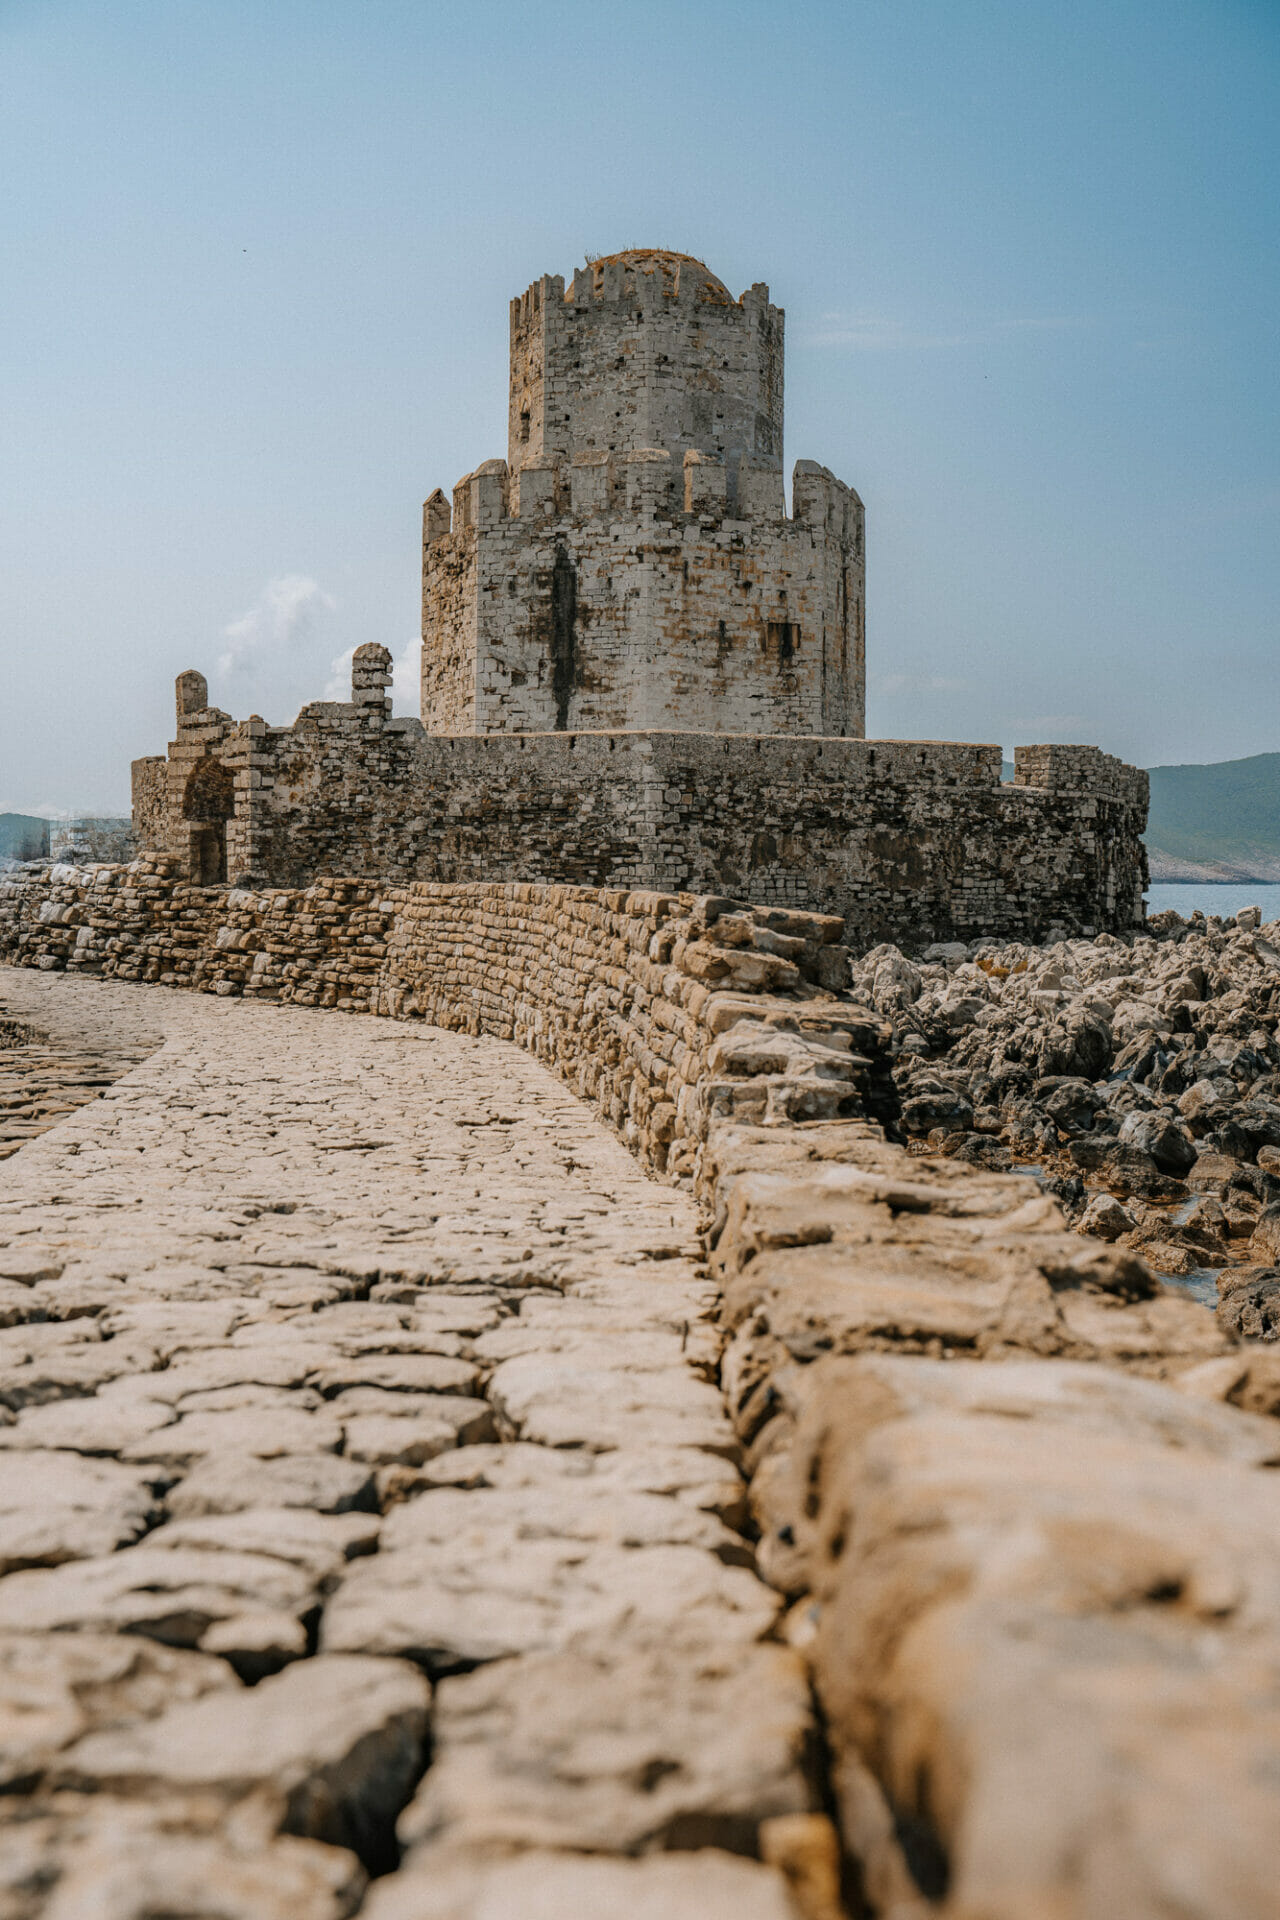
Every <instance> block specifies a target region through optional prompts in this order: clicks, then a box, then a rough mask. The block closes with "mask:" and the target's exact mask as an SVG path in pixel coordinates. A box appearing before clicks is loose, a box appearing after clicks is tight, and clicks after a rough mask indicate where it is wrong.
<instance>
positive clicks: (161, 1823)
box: [0, 1794, 366, 1920]
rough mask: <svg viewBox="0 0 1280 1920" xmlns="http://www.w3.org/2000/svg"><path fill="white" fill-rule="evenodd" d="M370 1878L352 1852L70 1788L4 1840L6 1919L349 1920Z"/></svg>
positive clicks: (1, 1874)
mask: <svg viewBox="0 0 1280 1920" xmlns="http://www.w3.org/2000/svg"><path fill="white" fill-rule="evenodd" d="M365 1886H366V1875H365V1872H364V1869H363V1868H362V1867H361V1865H360V1862H359V1861H358V1860H357V1859H356V1857H355V1855H354V1854H352V1853H349V1852H347V1851H345V1850H344V1849H342V1848H339V1847H331V1846H326V1845H324V1844H322V1843H320V1842H318V1841H314V1840H299V1839H294V1838H292V1837H289V1836H283V1837H281V1838H278V1839H277V1838H272V1837H270V1836H269V1835H267V1834H264V1833H261V1832H258V1831H254V1830H253V1829H252V1828H250V1829H249V1830H248V1831H235V1830H231V1831H228V1830H226V1829H225V1828H224V1829H223V1830H221V1831H214V1832H210V1831H209V1830H208V1819H207V1815H206V1812H205V1810H204V1809H203V1808H200V1807H195V1808H192V1809H191V1810H190V1811H188V1810H187V1809H186V1808H184V1807H182V1806H181V1805H178V1806H175V1807H173V1808H171V1809H169V1810H167V1811H161V1810H157V1809H149V1808H144V1807H138V1806H134V1805H131V1804H129V1803H127V1802H122V1801H116V1800H110V1799H107V1798H100V1797H98V1796H93V1797H92V1798H91V1799H90V1800H89V1801H88V1802H87V1804H86V1801H85V1797H84V1796H83V1795H78V1794H60V1795H58V1796H56V1798H55V1799H54V1800H53V1801H52V1802H46V1803H42V1805H41V1807H40V1808H39V1810H32V1811H31V1812H30V1814H29V1815H28V1817H26V1818H25V1819H23V1820H22V1821H21V1822H20V1823H14V1824H11V1825H10V1826H9V1827H7V1828H6V1830H5V1832H4V1835H3V1845H2V1846H0V1900H2V1901H3V1902H4V1905H3V1907H2V1908H0V1911H3V1912H4V1915H5V1920H156V1916H157V1915H165V1916H168V1915H175V1916H177V1915H181V1916H182V1917H183V1920H194V1917H195V1916H200V1920H204V1917H205V1916H206V1915H211V1914H212V1915H213V1916H214V1920H349V1916H350V1915H352V1914H354V1913H355V1912H356V1910H357V1908H358V1907H359V1906H360V1902H361V1897H362V1895H363V1893H364V1889H365ZM211 1899H212V1901H213V1902H214V1904H213V1905H212V1906H211V1904H210V1902H211Z"/></svg>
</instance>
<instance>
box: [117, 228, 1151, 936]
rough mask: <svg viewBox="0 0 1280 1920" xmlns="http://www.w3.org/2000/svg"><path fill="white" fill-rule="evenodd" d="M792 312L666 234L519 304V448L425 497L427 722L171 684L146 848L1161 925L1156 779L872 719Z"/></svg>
mask: <svg viewBox="0 0 1280 1920" xmlns="http://www.w3.org/2000/svg"><path fill="white" fill-rule="evenodd" d="M782 436H783V314H782V311H781V309H779V308H777V307H774V306H773V305H771V304H770V301H769V290H768V288H767V286H764V285H763V284H758V285H755V286H753V287H751V288H750V289H749V291H748V292H746V293H744V294H742V295H741V296H740V298H738V299H736V300H735V299H734V298H733V297H732V295H731V294H730V293H729V291H728V289H727V288H726V287H725V286H724V285H723V283H722V282H721V281H720V280H718V279H717V278H716V277H715V275H714V274H712V273H711V272H710V271H709V270H708V269H707V267H705V266H704V265H703V264H702V263H701V262H700V261H697V260H694V259H691V258H690V257H688V256H687V255H684V254H677V253H668V252H661V251H654V250H646V249H636V250H632V251H629V252H626V253H620V254H614V255H610V256H609V257H608V258H606V259H601V260H595V261H592V262H589V263H588V265H587V266H586V267H584V268H582V269H580V270H579V271H578V272H577V273H575V274H574V276H573V280H572V283H571V284H570V285H569V286H568V287H566V285H565V282H564V280H563V279H562V278H560V277H559V276H549V275H548V276H544V277H543V278H542V279H540V280H538V281H535V282H534V284H533V285H532V286H531V287H529V288H528V290H527V291H526V292H525V293H523V294H522V295H520V296H519V297H518V298H517V299H515V300H513V301H512V303H511V360H510V379H509V399H508V450H507V459H506V460H505V461H504V460H488V461H485V462H484V463H483V464H482V465H481V466H479V467H477V468H476V469H475V470H474V472H472V473H469V474H467V475H466V476H465V477H464V478H463V479H462V480H460V481H459V482H458V484H457V486H456V487H455V488H454V489H453V495H452V500H451V501H450V500H449V499H447V498H446V496H445V495H444V493H443V492H442V491H440V490H439V489H437V490H436V491H435V492H434V493H433V494H432V495H431V497H430V498H429V499H428V500H427V502H426V506H425V508H424V512H423V568H422V719H421V721H419V720H409V719H393V718H392V716H391V703H390V700H389V698H388V694H387V689H388V686H389V683H390V677H391V656H390V654H389V653H388V652H387V650H386V649H385V648H384V647H380V646H364V647H361V648H359V649H358V650H357V652H356V655H355V659H354V664H353V673H352V698H351V701H350V702H349V703H340V702H330V701H319V702H313V703H311V704H309V705H307V706H305V707H303V709H302V711H301V712H300V713H299V715H298V718H297V720H296V721H295V722H294V724H293V725H292V726H290V727H273V726H269V725H268V724H267V723H266V722H265V721H263V720H261V719H259V718H257V717H252V718H250V719H248V720H245V721H239V722H237V721H235V720H233V719H232V717H231V716H230V715H228V714H226V713H223V712H222V711H221V710H220V709H218V708H215V707H211V706H210V705H209V703H208V688H207V685H206V682H205V680H204V677H203V676H202V675H201V674H199V673H197V672H195V671H194V670H193V671H189V672H187V673H184V674H182V675H180V676H179V679H178V687H177V693H178V699H177V705H178V715H177V722H178V724H177V738H176V740H175V741H174V742H173V743H172V744H171V746H170V749H169V753H168V756H167V758H160V757H158V756H157V757H151V758H148V759H145V760H140V761H136V762H135V763H134V770H133V772H134V820H135V827H136V830H137V833H138V836H139V840H140V843H141V844H142V845H143V846H144V847H147V848H149V849H151V850H154V851H157V852H161V853H165V854H167V855H169V856H171V857H176V858H177V859H178V860H179V861H180V862H181V863H182V865H183V867H184V868H185V870H186V872H187V873H188V875H189V877H190V878H191V879H192V880H193V881H194V882H196V883H197V884H199V885H218V884H225V883H226V882H227V881H231V882H233V883H238V884H241V885H258V886H263V885H265V886H299V885H307V884H309V883H310V881H312V880H313V879H315V878H316V877H317V876H318V875H320V874H347V875H355V876H360V877H365V878H374V879H380V880H385V881H386V882H388V883H392V882H403V881H409V880H435V881H470V880H540V881H553V882H575V883H584V884H589V885H593V886H615V887H624V888H635V887H640V888H654V889H659V890H667V891H680V890H685V891H703V892H713V893H718V894H725V895H734V896H739V897H749V898H750V899H752V900H753V901H755V902H757V903H759V904H761V905H764V906H774V907H777V908H779V909H782V910H784V911H785V910H787V909H794V908H800V909H817V910H820V911H825V912H831V913H839V914H840V915H841V916H842V917H843V918H844V921H845V924H846V929H847V933H848V936H849V937H850V938H851V939H855V940H857V939H868V938H878V937H882V936H884V935H890V934H891V935H893V936H894V937H896V938H899V939H926V938H932V939H937V938H947V937H952V936H957V935H958V936H962V937H964V936H968V937H972V936H974V935H977V934H997V933H1003V934H1010V935H1011V934H1027V935H1036V934H1038V933H1040V932H1043V931H1046V930H1048V929H1049V928H1050V927H1054V926H1058V927H1063V928H1086V927H1087V928H1090V929H1094V930H1096V929H1100V928H1114V927H1123V926H1128V925H1132V924H1133V923H1134V922H1135V921H1137V920H1140V919H1141V916H1142V893H1143V888H1144V886H1145V882H1146V864H1145V855H1144V853H1143V849H1142V844H1141V838H1140V836H1141V833H1142V829H1143V826H1144V825H1145V819H1146V803H1147V792H1146V775H1145V774H1142V773H1139V772H1137V771H1136V770H1135V769H1133V768H1131V767H1126V766H1124V765H1123V764H1122V763H1121V762H1119V761H1116V760H1113V759H1111V758H1110V757H1109V756H1107V755H1105V754H1102V753H1099V752H1098V751H1097V749H1095V748H1090V747H1027V748H1019V749H1017V751H1016V754H1015V776H1014V780H1013V782H1012V783H1006V782H1004V781H1003V780H1002V774H1001V752H1000V749H999V748H998V747H995V746H981V745H967V744H962V745H961V744H953V743H950V742H903V741H866V740H865V739H864V738H863V735H864V731H865V647H864V583H865V542H864V523H863V508H862V503H861V501H860V500H859V498H858V496H857V494H856V493H855V492H854V491H853V490H852V488H850V487H848V486H846V485H845V484H843V483H842V482H841V481H839V480H837V479H835V478H834V476H833V475H832V474H831V473H829V472H828V471H827V469H826V468H825V467H821V466H819V465H817V464H816V463H815V462H813V461H809V460H802V461H800V462H798V463H797V465H796V467H795V470H794V473H793V475H792V494H791V512H790V514H789V515H788V513H787V511H786V501H785V496H784V484H783V465H782Z"/></svg>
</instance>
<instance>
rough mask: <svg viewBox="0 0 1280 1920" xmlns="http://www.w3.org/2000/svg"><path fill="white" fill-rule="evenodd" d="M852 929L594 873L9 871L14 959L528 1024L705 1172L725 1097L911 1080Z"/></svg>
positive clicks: (761, 1115) (0, 884) (670, 1168)
mask: <svg viewBox="0 0 1280 1920" xmlns="http://www.w3.org/2000/svg"><path fill="white" fill-rule="evenodd" d="M840 933H841V927H840V922H839V921H838V920H835V919H830V918H824V917H822V916H820V915H813V914H803V913H784V912H778V911H776V910H772V909H769V908H762V907H754V908H752V907H743V908H735V909H733V910H729V903H727V902H719V901H715V900H707V899H695V898H693V897H691V896H689V895H682V896H673V895H668V894H658V893H651V892H630V893H629V892H626V891H623V890H612V889H602V890H596V889H592V888H586V887H554V886H532V885H518V884H508V885H471V886H465V885H464V886H438V885H424V884H418V885H413V886H408V887H392V888H388V889H386V890H385V891H379V890H378V889H377V888H376V887H372V886H369V885H362V884H360V883H357V882H355V881H343V880H326V881H321V882H320V883H318V884H317V885H316V886H314V887H310V888H307V889H306V890H305V891H301V892H298V891H284V890H280V891H274V890H273V891H261V892H257V891H249V890H246V889H226V888H209V887H192V886H189V885H187V884H186V883H185V882H184V881H183V880H182V879H181V877H180V876H179V875H177V874H176V873H175V872H174V871H173V867H172V863H166V862H165V861H162V860H147V859H143V860H138V861H135V862H133V863H132V864H131V865H129V866H127V867H97V868H74V867H54V868H52V869H50V870H49V871H48V872H47V873H45V874H42V875H35V876H23V877H21V878H19V879H15V880H9V881H3V880H0V962H7V963H8V964H9V965H15V966H34V967H40V968H43V969H46V970H55V969H62V968H66V969H67V970H69V971H72V972H76V973H82V974H99V975H102V976H103V977H104V978H109V979H117V980H141V981H149V982H159V983H160V984H162V985H167V986H173V987H188V988H195V989H197V990H198V991H201V992H205V993H217V994H222V995H244V996H245V997H246V998H256V999H264V1000H279V1001H282V1002H286V1003H287V1002H292V1003H294V1004H296V1005H299V1006H322V1007H337V1008H340V1009H342V1010H345V1011H351V1012H368V1013H377V1014H386V1015H390V1016H392V1017H395V1018H399V1019H424V1020H428V1021H430V1022H431V1023H432V1024H433V1025H435V1026H442V1027H452V1028H461V1029H463V1030H465V1031H467V1032H469V1033H483V1034H487V1035H490V1036H493V1037H494V1038H497V1039H504V1040H515V1041H516V1042H518V1043H519V1044H520V1045H521V1046H523V1047H525V1048H527V1049H528V1051H530V1052H531V1053H534V1054H535V1055H536V1056H537V1057H538V1058H539V1059H540V1060H542V1061H543V1062H545V1064H547V1065H548V1066H550V1067H553V1068H554V1069H555V1070H556V1071H557V1072H558V1073H560V1074H561V1075H562V1077H563V1078H564V1079H566V1080H567V1081H568V1082H569V1084H570V1085H571V1086H572V1087H573V1088H574V1089H575V1091H576V1092H578V1093H579V1094H581V1095H582V1096H583V1097H584V1098H585V1099H587V1100H589V1101H591V1102H592V1103H593V1104H594V1105H595V1106H596V1108H597V1109H598V1110H599V1112H600V1113H601V1114H602V1115H603V1117H604V1118H605V1119H606V1120H607V1121H608V1122H609V1123H610V1124H611V1125H613V1126H615V1127H616V1128H617V1129H618V1130H619V1131H620V1132H621V1133H622V1134H623V1136H624V1138H625V1139H626V1140H627V1142H628V1144H629V1145H631V1146H632V1147H633V1149H634V1150H635V1151H636V1152H638V1153H639V1154H640V1155H641V1157H642V1158H643V1159H645V1160H646V1161H647V1162H648V1163H649V1164H650V1165H651V1166H653V1167H655V1168H658V1169H661V1170H665V1171H666V1172H668V1173H669V1174H672V1175H681V1176H684V1177H685V1178H692V1177H693V1176H694V1175H695V1173H696V1171H697V1168H698V1164H699V1161H700V1156H701V1151H702V1146H703V1143H704V1142H705V1140H706V1137H707V1129H708V1126H709V1124H710V1122H711V1120H712V1119H713V1118H714V1117H716V1116H720V1117H722V1118H727V1117H736V1118H737V1119H739V1120H758V1121H759V1120H765V1119H768V1120H770V1121H771V1122H774V1123H781V1122H782V1121H785V1120H787V1119H812V1118H821V1117H831V1116H835V1115H839V1114H847V1113H858V1114H861V1113H864V1112H867V1111H869V1110H873V1109H875V1108H876V1106H877V1101H878V1099H879V1098H886V1099H887V1098H891V1097H892V1096H891V1094H890V1093H889V1091H888V1088H887V1086H886V1087H885V1089H884V1090H883V1093H880V1092H878V1086H879V1083H878V1081H877V1075H878V1073H879V1072H880V1065H879V1060H878V1056H879V1055H880V1054H881V1053H882V1049H883V1039H882V1036H881V1035H880V1028H879V1022H878V1020H877V1018H876V1017H875V1016H874V1015H873V1014H871V1013H870V1011H869V1010H868V1009H866V1008H857V1007H853V1006H851V1005H849V1004H848V1003H846V1002H842V1001H840V1000H838V999H836V998H833V997H832V994H831V992H830V989H833V988H836V987H839V986H840V985H841V984H842V983H843V981H844V979H845V977H846V973H847V955H846V953H845V951H844V948H843V947H842V946H841V945H840V944H839V942H840ZM744 1023H745V1024H744ZM864 1042H866V1043H869V1044H870V1049H871V1055H875V1056H877V1057H876V1058H875V1059H873V1058H872V1057H870V1055H869V1054H868V1053H867V1052H866V1051H862V1050H860V1049H861V1048H862V1047H863V1043H864Z"/></svg>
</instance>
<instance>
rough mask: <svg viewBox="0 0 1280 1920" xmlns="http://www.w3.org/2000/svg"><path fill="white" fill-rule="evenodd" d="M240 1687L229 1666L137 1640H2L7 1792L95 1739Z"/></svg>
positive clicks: (1, 1779)
mask: <svg viewBox="0 0 1280 1920" xmlns="http://www.w3.org/2000/svg"><path fill="white" fill-rule="evenodd" d="M236 1685H237V1682H236V1679H235V1676H234V1675H233V1674H232V1672H231V1669H230V1668H229V1667H228V1666H227V1665H226V1664H225V1662H223V1661H221V1660H215V1659H212V1658H210V1657H209V1656H207V1655H205V1654H201V1653H186V1652H179V1651H177V1650H176V1649H174V1648H172V1647H161V1646H157V1645H156V1644H155V1642H154V1641H150V1640H142V1639H139V1638H137V1637H136V1636H135V1635H131V1634H90V1633H5V1634H0V1790H3V1791H4V1792H5V1793H13V1792H15V1791H16V1790H17V1789H19V1788H20V1787H23V1786H24V1785H28V1786H29V1785H30V1784H31V1783H32V1782H34V1781H35V1780H37V1779H38V1778H39V1776H40V1775H41V1774H43V1773H44V1772H45V1771H46V1769H47V1768H48V1767H49V1765H50V1764H51V1762H52V1761H53V1759H54V1757H55V1755H57V1754H58V1753H60V1752H61V1751H63V1750H64V1749H65V1748H67V1747H69V1746H71V1745H72V1743H73V1742H75V1741H76V1740H79V1739H81V1738H82V1737H83V1736H85V1735H87V1734H89V1733H97V1732H106V1731H110V1730H114V1729H118V1728H122V1727H129V1726H132V1725H134V1724H135V1723H137V1722H138V1721H141V1720H146V1719H149V1718H152V1717H154V1716H155V1715H156V1714H158V1713H163V1712H164V1711H166V1710H167V1709H168V1708H170V1707H172V1706H175V1705H178V1704H180V1703H182V1702H183V1701H187V1700H194V1699H197V1698H199V1697H200V1696H201V1695H203V1694H206V1693H211V1692H214V1691H216V1690H219V1689H224V1690H225V1689H231V1688H234V1687H236Z"/></svg>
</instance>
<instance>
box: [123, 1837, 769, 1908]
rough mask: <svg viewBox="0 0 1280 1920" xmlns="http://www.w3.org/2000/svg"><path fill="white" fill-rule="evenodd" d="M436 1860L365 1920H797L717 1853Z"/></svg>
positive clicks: (760, 1872)
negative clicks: (571, 1918)
mask: <svg viewBox="0 0 1280 1920" xmlns="http://www.w3.org/2000/svg"><path fill="white" fill-rule="evenodd" d="M433 1853H434V1849H431V1850H424V1852H423V1855H422V1858H421V1860H420V1861H417V1860H415V1861H414V1862H413V1863H412V1864H410V1865H406V1866H405V1867H403V1868H402V1869H401V1871H400V1872H399V1873H397V1874H395V1875H393V1876H392V1877H391V1878H390V1879H388V1880H384V1881H381V1882H380V1883H379V1884H378V1885H376V1886H375V1887H374V1888H373V1890H372V1892H371V1893H370V1895H369V1897H368V1899H367V1900H366V1901H365V1904H364V1906H363V1908H362V1909H361V1920H569V1916H570V1915H572V1916H574V1920H577V1917H578V1916H579V1915H580V1916H582V1920H796V1909H795V1907H794V1906H793V1905H792V1902H791V1900H790V1897H789V1895H788V1892H787V1883H786V1880H785V1879H784V1878H783V1876H782V1874H781V1873H779V1872H777V1871H776V1870H775V1869H774V1868H772V1867H766V1866H762V1865H760V1864H759V1862H757V1861H755V1860H742V1859H739V1858H738V1857H737V1856H736V1855H734V1854H729V1853H719V1852H716V1851H713V1850H712V1849H710V1848H707V1849H704V1850H701V1851H699V1852H696V1853H658V1854H650V1855H648V1856H647V1857H646V1858H644V1859H642V1860H607V1859H604V1860H602V1859H598V1858H596V1859H593V1858H591V1857H589V1856H587V1855H583V1854H572V1853H541V1852H539V1853H524V1854H521V1855H519V1856H518V1858H516V1859H514V1860H498V1861H485V1860H463V1861H453V1860H450V1859H449V1858H448V1857H447V1856H446V1857H445V1858H444V1859H439V1860H438V1859H435V1858H433V1857H432V1855H433ZM113 1920H114V1916H113Z"/></svg>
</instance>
